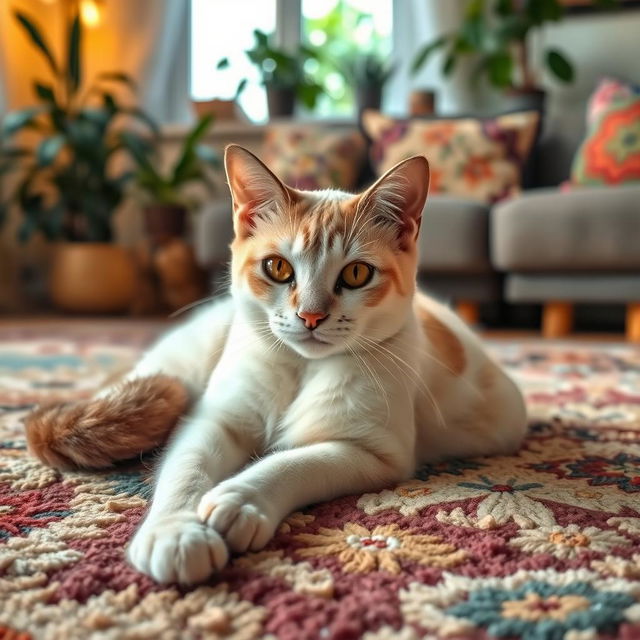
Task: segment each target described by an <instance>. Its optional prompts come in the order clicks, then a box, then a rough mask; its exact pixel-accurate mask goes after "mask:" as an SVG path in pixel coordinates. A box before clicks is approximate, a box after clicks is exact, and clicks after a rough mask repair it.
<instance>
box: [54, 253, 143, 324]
mask: <svg viewBox="0 0 640 640" xmlns="http://www.w3.org/2000/svg"><path fill="white" fill-rule="evenodd" d="M136 280H137V273H136V267H135V263H134V261H133V258H132V256H131V254H130V253H129V252H128V251H127V250H126V249H124V248H123V247H119V246H117V245H113V244H108V243H100V242H96V243H90V242H87V243H84V242H78V243H60V244H58V245H56V246H55V247H54V253H53V263H52V268H51V279H50V282H49V291H50V294H51V299H52V300H53V302H54V304H55V305H56V306H57V307H58V308H60V309H64V310H65V311H75V312H80V313H115V312H118V311H125V310H126V309H128V308H129V305H130V304H131V302H132V300H133V296H134V292H135V287H136Z"/></svg>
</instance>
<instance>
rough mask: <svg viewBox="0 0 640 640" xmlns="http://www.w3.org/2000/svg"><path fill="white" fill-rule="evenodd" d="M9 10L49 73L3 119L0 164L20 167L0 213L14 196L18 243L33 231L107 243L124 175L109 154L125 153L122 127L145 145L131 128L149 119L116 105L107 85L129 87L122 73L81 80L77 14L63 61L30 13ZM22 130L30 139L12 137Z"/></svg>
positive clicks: (126, 174) (64, 238)
mask: <svg viewBox="0 0 640 640" xmlns="http://www.w3.org/2000/svg"><path fill="white" fill-rule="evenodd" d="M15 17H16V20H17V21H18V23H19V24H20V26H21V27H22V28H23V29H24V31H25V32H26V34H27V35H28V37H29V38H30V40H31V42H32V44H33V46H34V48H35V49H36V50H37V51H38V52H39V53H40V54H41V55H42V57H43V58H44V59H45V61H46V63H47V67H48V70H49V78H48V79H47V80H46V81H41V80H35V81H34V82H33V91H34V97H35V101H36V102H35V104H34V106H32V107H28V108H25V109H21V110H19V111H14V112H12V113H9V114H8V115H7V116H6V117H5V119H4V123H3V128H2V140H3V144H2V149H1V150H0V157H1V160H0V171H3V172H8V171H12V170H17V171H19V172H20V174H19V177H18V181H17V187H16V188H15V190H14V191H13V193H11V194H10V195H9V197H8V199H7V200H6V201H5V202H3V203H2V205H1V206H0V215H3V214H5V213H6V210H7V208H8V206H10V205H11V204H13V203H16V204H17V205H18V206H19V208H20V210H21V213H22V215H23V220H22V224H21V225H20V227H19V232H18V234H19V239H20V240H21V241H23V242H26V241H27V240H29V239H30V238H31V236H32V235H33V234H34V233H36V232H41V233H42V234H43V235H44V236H45V237H46V238H47V239H49V240H56V241H71V242H78V241H81V242H82V241H83V242H110V241H111V240H112V237H113V232H112V225H111V219H112V214H113V212H114V210H115V209H116V207H117V206H118V205H119V204H120V202H121V200H122V198H123V196H124V193H125V186H126V183H127V181H128V180H129V179H130V178H131V173H130V172H128V171H125V170H124V169H123V170H120V171H117V170H115V168H114V159H116V158H115V157H116V156H117V155H118V153H119V152H121V151H124V152H126V147H125V144H124V141H123V135H124V133H125V131H127V135H128V136H130V137H137V138H138V140H139V143H140V144H141V145H142V144H146V143H145V142H144V140H145V138H143V137H141V136H139V135H138V134H137V133H134V128H137V129H138V130H140V128H141V124H142V125H143V126H144V127H145V128H146V129H147V132H146V133H147V134H148V133H149V130H150V131H151V132H152V133H155V132H156V126H155V124H154V123H153V122H152V120H151V119H150V118H149V117H148V116H147V115H146V114H145V113H143V112H142V111H141V110H140V109H138V108H134V107H125V106H123V105H121V104H120V103H119V101H118V100H117V99H116V97H115V95H114V93H113V92H112V91H113V88H114V86H117V85H126V86H128V87H129V89H131V90H133V89H134V88H135V87H134V83H133V81H132V80H131V78H129V77H128V76H127V75H125V74H123V73H120V72H104V73H101V74H99V75H98V76H97V77H96V78H94V79H92V82H90V83H85V82H84V78H83V64H82V24H81V22H80V19H79V16H75V17H74V18H73V19H72V20H71V22H70V23H69V28H68V37H67V43H66V56H65V59H63V60H56V59H55V57H54V56H53V54H52V51H51V48H50V46H49V44H48V42H47V40H46V38H45V36H44V35H43V33H42V31H41V29H40V28H39V27H38V25H36V23H35V22H34V21H33V20H32V19H31V18H29V17H28V16H26V15H25V14H23V13H20V12H16V13H15ZM25 132H29V133H30V134H31V138H35V140H36V142H35V144H29V145H22V146H20V145H18V144H16V143H15V142H14V140H15V138H16V137H17V136H18V134H24V133H25ZM27 137H28V136H25V135H22V136H21V138H22V139H24V138H27ZM148 138H149V135H147V136H146V139H148Z"/></svg>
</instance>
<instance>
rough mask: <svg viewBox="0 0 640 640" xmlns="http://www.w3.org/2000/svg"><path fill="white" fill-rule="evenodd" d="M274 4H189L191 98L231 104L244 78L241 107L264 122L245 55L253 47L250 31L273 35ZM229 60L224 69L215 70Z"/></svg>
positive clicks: (241, 0) (229, 0) (215, 0)
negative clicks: (245, 81)
mask: <svg viewBox="0 0 640 640" xmlns="http://www.w3.org/2000/svg"><path fill="white" fill-rule="evenodd" d="M275 28H276V2H275V0H191V97H192V98H193V99H194V100H211V99H213V98H221V99H223V100H229V99H232V98H233V96H234V95H235V93H236V89H237V87H238V83H239V82H240V80H242V79H243V78H247V79H248V80H249V82H248V83H247V86H246V88H245V90H244V91H243V92H242V95H241V97H240V100H239V102H240V106H241V107H242V109H243V110H244V112H245V113H246V114H247V116H249V118H251V120H253V121H255V122H259V121H262V120H266V119H267V100H266V97H265V93H264V89H263V87H262V86H260V77H259V74H258V70H257V69H256V68H255V67H254V66H253V65H252V64H251V62H249V59H248V58H247V56H246V55H245V53H244V52H245V50H246V49H249V48H250V47H251V46H252V45H253V30H254V29H260V30H261V31H264V32H265V33H273V32H274V31H275ZM225 57H226V58H228V60H229V67H228V68H227V69H221V70H218V69H216V65H217V64H218V61H219V60H221V59H222V58H225Z"/></svg>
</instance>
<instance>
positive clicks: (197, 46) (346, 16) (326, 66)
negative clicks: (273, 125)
mask: <svg viewBox="0 0 640 640" xmlns="http://www.w3.org/2000/svg"><path fill="white" fill-rule="evenodd" d="M392 1H393V0H191V96H192V98H193V99H194V100H211V99H213V98H222V99H231V98H233V96H234V95H235V92H236V88H237V87H238V84H239V82H240V81H241V80H242V79H243V78H247V79H248V83H247V86H246V88H245V90H244V91H243V93H242V95H241V96H240V99H239V102H240V105H241V106H242V108H243V110H244V111H245V113H246V114H247V115H248V116H249V118H251V120H253V121H254V122H261V121H265V120H266V119H267V115H268V114H267V103H266V97H265V91H264V88H263V87H262V86H261V84H260V76H259V73H258V70H257V69H256V68H255V67H254V66H253V65H252V64H251V63H250V62H249V60H248V58H247V56H246V55H245V53H244V52H245V50H246V49H249V48H250V47H251V46H252V45H253V42H254V39H253V31H254V29H260V30H261V31H264V32H266V33H275V32H276V29H278V30H279V33H278V36H279V41H280V42H284V43H297V42H300V41H302V42H303V43H305V44H308V45H311V46H314V47H317V48H318V49H319V50H320V52H321V59H320V60H319V61H315V60H308V61H307V63H306V71H307V72H308V73H309V74H311V75H313V76H314V78H316V79H317V80H318V81H320V82H321V84H322V85H323V86H324V87H325V90H326V95H323V96H321V98H320V100H319V101H318V105H317V107H316V109H315V111H314V113H313V115H315V116H320V117H327V116H343V117H349V116H353V115H354V96H353V92H352V87H350V86H349V83H348V82H347V81H345V79H344V77H343V76H342V75H341V74H340V72H339V70H338V68H337V67H339V65H340V62H341V61H343V60H345V59H347V58H349V57H351V56H355V55H357V54H362V53H374V54H376V55H379V56H380V57H382V58H383V59H386V58H388V56H389V55H390V54H391V27H392ZM292 11H294V12H295V13H294V14H293V16H294V19H293V20H292V19H291V15H292V14H291V12H292ZM278 12H279V14H280V21H278V19H277V15H278ZM297 13H299V20H297V19H295V15H296V14H297ZM225 57H226V58H228V60H229V63H230V64H229V67H228V68H226V69H221V70H219V69H216V65H217V63H218V61H219V60H221V59H222V58H225Z"/></svg>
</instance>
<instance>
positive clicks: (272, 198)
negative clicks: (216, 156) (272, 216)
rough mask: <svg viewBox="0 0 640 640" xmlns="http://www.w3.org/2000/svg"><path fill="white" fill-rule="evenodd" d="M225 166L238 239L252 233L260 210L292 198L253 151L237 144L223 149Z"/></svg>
mask: <svg viewBox="0 0 640 640" xmlns="http://www.w3.org/2000/svg"><path fill="white" fill-rule="evenodd" d="M224 168H225V171H226V172H227V182H228V183H229V189H230V190H231V196H232V198H233V226H234V230H235V232H236V235H237V236H238V237H240V238H246V237H248V236H250V235H252V233H253V230H254V229H255V226H256V216H257V215H260V212H261V211H262V212H263V213H266V211H267V210H269V209H274V210H276V209H278V208H282V207H284V206H286V205H287V204H290V203H291V201H292V199H293V197H294V194H293V192H292V191H291V190H290V189H288V188H287V187H286V186H285V185H284V184H283V183H282V182H281V181H280V180H279V179H278V178H277V177H276V176H275V175H274V174H273V173H272V172H271V171H270V170H269V169H267V167H266V166H265V165H264V164H263V163H262V162H261V161H260V160H259V159H258V158H256V156H254V155H253V153H251V152H250V151H247V150H246V149H245V148H244V147H240V146H239V145H237V144H231V145H229V146H228V147H227V148H226V149H225V152H224Z"/></svg>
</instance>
